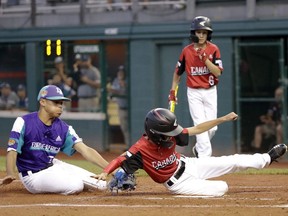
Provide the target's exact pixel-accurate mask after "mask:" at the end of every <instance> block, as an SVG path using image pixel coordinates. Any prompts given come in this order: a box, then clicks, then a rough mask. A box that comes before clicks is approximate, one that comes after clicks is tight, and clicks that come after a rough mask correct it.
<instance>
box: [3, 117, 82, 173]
mask: <svg viewBox="0 0 288 216" xmlns="http://www.w3.org/2000/svg"><path fill="white" fill-rule="evenodd" d="M78 142H82V139H81V138H80V137H79V136H78V135H77V134H76V132H75V131H74V129H73V128H72V126H69V125H67V124H66V123H65V122H64V121H62V120H61V119H59V118H56V119H55V120H54V121H53V123H52V125H51V126H47V125H45V124H44V123H43V122H42V121H41V120H40V119H39V117H38V112H33V113H29V114H27V115H24V116H22V117H18V118H17V119H16V120H15V122H14V125H13V128H12V131H11V132H10V137H9V142H8V149H7V151H11V150H12V151H13V150H14V151H17V153H18V155H17V161H16V165H17V168H18V171H19V172H23V171H28V170H34V171H37V170H41V169H45V168H46V167H47V166H48V165H49V164H50V163H52V160H53V158H54V157H55V155H56V154H57V153H59V152H60V151H62V152H64V153H65V154H67V155H72V154H74V153H75V151H76V150H75V149H73V146H74V144H75V143H78Z"/></svg>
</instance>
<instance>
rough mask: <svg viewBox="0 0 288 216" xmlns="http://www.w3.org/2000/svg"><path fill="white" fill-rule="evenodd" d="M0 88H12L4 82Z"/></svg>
mask: <svg viewBox="0 0 288 216" xmlns="http://www.w3.org/2000/svg"><path fill="white" fill-rule="evenodd" d="M0 88H11V86H10V84H9V83H6V82H3V83H1V85H0Z"/></svg>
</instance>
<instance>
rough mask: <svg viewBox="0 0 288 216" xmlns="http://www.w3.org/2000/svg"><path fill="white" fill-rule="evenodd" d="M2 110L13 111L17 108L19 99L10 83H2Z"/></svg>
mask: <svg viewBox="0 0 288 216" xmlns="http://www.w3.org/2000/svg"><path fill="white" fill-rule="evenodd" d="M0 89H1V96H0V110H12V109H14V108H16V107H17V104H18V103H19V97H18V96H17V94H16V93H15V92H14V91H12V89H11V86H10V84H9V83H5V82H4V83H2V84H1V86H0Z"/></svg>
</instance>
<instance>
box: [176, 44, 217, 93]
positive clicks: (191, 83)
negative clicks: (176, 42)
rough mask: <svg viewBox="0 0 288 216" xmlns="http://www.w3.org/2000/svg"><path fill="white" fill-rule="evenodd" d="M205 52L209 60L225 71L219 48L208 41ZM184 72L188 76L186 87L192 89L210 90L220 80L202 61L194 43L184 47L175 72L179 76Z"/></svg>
mask: <svg viewBox="0 0 288 216" xmlns="http://www.w3.org/2000/svg"><path fill="white" fill-rule="evenodd" d="M204 52H205V53H206V55H207V56H208V59H209V60H210V61H211V62H212V63H213V64H215V65H217V66H218V67H219V69H220V70H221V71H223V66H222V61H221V55H220V50H219V48H218V47H217V46H216V45H215V44H213V43H211V42H209V41H207V45H206V48H205V50H204ZM184 71H186V74H187V81H186V85H187V86H188V87H190V88H210V87H212V86H214V85H217V84H218V78H217V77H216V76H214V75H213V74H212V73H210V71H209V69H208V68H207V66H206V65H205V63H204V62H202V61H201V60H200V58H199V56H198V54H197V51H196V50H195V49H194V44H193V43H192V44H190V45H188V46H186V47H184V49H183V50H182V53H181V55H180V57H179V60H178V63H177V66H176V71H175V72H176V73H177V74H178V75H182V74H183V73H184Z"/></svg>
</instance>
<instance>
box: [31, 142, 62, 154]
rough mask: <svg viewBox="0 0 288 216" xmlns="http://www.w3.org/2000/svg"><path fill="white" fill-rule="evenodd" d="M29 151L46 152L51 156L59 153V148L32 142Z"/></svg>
mask: <svg viewBox="0 0 288 216" xmlns="http://www.w3.org/2000/svg"><path fill="white" fill-rule="evenodd" d="M30 149H31V150H43V151H46V152H51V153H53V154H57V153H58V152H59V151H60V148H59V147H55V146H51V145H48V144H44V143H40V142H32V144H31V147H30Z"/></svg>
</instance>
